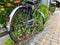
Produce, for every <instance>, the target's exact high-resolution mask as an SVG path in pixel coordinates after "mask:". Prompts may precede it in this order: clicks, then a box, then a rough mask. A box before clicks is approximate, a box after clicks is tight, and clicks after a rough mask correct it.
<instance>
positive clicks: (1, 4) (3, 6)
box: [0, 0, 15, 25]
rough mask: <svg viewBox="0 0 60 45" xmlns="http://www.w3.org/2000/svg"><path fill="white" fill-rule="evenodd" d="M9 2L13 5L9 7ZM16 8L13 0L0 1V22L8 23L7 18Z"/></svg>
mask: <svg viewBox="0 0 60 45" xmlns="http://www.w3.org/2000/svg"><path fill="white" fill-rule="evenodd" d="M7 3H10V4H11V6H10V7H7ZM14 8H15V6H14V5H13V0H2V1H0V24H3V25H6V21H7V18H8V16H9V15H10V13H11V12H12V10H13V9H14Z"/></svg>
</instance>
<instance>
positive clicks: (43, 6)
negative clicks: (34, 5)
mask: <svg viewBox="0 0 60 45" xmlns="http://www.w3.org/2000/svg"><path fill="white" fill-rule="evenodd" d="M40 11H41V12H42V13H44V15H45V17H46V20H48V19H49V14H48V8H47V6H46V5H45V4H41V8H40Z"/></svg>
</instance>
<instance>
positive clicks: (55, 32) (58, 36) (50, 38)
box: [38, 11, 60, 45]
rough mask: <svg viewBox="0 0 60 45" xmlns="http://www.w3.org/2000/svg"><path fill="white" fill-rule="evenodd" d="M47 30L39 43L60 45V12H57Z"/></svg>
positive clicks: (42, 44) (40, 44)
mask: <svg viewBox="0 0 60 45" xmlns="http://www.w3.org/2000/svg"><path fill="white" fill-rule="evenodd" d="M46 30H47V31H46V34H45V36H44V37H43V39H42V40H41V41H40V42H39V44H38V45H60V12H58V11H57V12H56V13H55V16H54V17H53V18H52V20H51V21H50V22H49V25H48V26H47V28H46Z"/></svg>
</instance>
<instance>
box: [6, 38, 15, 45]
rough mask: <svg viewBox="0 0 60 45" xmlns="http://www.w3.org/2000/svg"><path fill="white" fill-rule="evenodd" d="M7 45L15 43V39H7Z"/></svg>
mask: <svg viewBox="0 0 60 45" xmlns="http://www.w3.org/2000/svg"><path fill="white" fill-rule="evenodd" d="M6 45H14V41H13V40H11V39H7V40H6Z"/></svg>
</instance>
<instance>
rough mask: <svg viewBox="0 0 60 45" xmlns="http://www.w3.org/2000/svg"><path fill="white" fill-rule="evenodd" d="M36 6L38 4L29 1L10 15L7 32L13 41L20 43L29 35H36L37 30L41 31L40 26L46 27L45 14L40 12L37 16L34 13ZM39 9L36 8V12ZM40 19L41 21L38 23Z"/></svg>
mask: <svg viewBox="0 0 60 45" xmlns="http://www.w3.org/2000/svg"><path fill="white" fill-rule="evenodd" d="M35 6H36V3H33V2H30V1H27V2H26V3H21V5H19V6H18V7H16V8H15V9H14V10H13V11H12V12H11V14H10V15H9V19H8V22H7V30H8V32H9V35H10V37H11V39H12V40H13V41H15V42H20V41H23V40H26V39H27V38H26V35H27V34H29V35H32V34H34V33H35V32H37V30H40V29H39V28H40V25H44V23H45V17H44V14H43V13H42V12H41V11H39V14H40V15H37V14H35V13H34V12H33V10H34V9H33V8H34V7H35ZM32 7H33V8H32ZM37 9H38V8H35V10H37ZM35 12H37V11H35ZM37 13H38V12H37ZM40 19H41V21H37V20H40ZM40 23H41V24H40ZM32 32H33V33H32Z"/></svg>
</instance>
